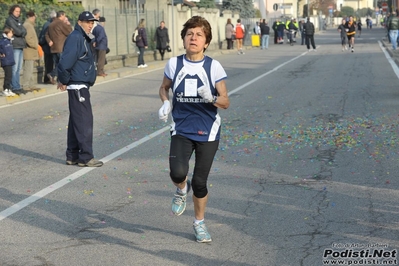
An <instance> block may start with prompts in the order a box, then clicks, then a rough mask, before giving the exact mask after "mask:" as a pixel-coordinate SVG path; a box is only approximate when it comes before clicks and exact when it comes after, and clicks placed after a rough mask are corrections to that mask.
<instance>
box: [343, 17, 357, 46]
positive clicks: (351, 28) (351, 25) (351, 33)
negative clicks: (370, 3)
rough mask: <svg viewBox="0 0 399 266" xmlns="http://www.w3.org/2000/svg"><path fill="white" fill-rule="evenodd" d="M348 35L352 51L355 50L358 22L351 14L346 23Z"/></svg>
mask: <svg viewBox="0 0 399 266" xmlns="http://www.w3.org/2000/svg"><path fill="white" fill-rule="evenodd" d="M345 30H346V36H347V37H348V44H349V47H350V48H351V51H352V53H353V52H354V51H355V47H354V45H355V34H356V24H355V22H354V21H353V17H352V16H350V17H349V20H348V21H347V22H346V24H345Z"/></svg>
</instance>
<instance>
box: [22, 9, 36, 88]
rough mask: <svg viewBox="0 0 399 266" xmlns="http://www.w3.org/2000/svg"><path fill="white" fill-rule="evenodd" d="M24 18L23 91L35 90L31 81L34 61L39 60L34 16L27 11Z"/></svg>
mask: <svg viewBox="0 0 399 266" xmlns="http://www.w3.org/2000/svg"><path fill="white" fill-rule="evenodd" d="M26 18H27V19H26V20H25V23H24V27H25V29H26V36H25V41H26V48H24V71H23V76H22V86H23V89H24V90H25V91H27V90H35V89H37V88H36V87H34V86H33V84H34V82H33V80H32V79H33V68H34V64H35V61H36V60H38V59H39V52H38V46H39V40H38V38H37V34H36V30H35V25H36V23H35V22H36V15H35V13H34V12H33V11H29V12H27V13H26ZM35 83H36V82H35Z"/></svg>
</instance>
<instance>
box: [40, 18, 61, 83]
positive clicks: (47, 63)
mask: <svg viewBox="0 0 399 266" xmlns="http://www.w3.org/2000/svg"><path fill="white" fill-rule="evenodd" d="M56 17H57V13H56V12H55V11H54V10H53V11H51V12H50V18H49V19H48V20H47V21H46V23H44V24H43V27H42V30H41V31H40V34H39V44H40V46H41V47H42V49H43V53H44V75H43V77H44V80H43V82H44V83H50V79H49V78H48V76H47V74H49V73H51V71H53V69H54V60H53V55H52V54H51V50H50V46H49V45H48V42H47V41H46V32H47V30H48V26H49V25H50V23H51V22H53V20H54V19H55V18H56Z"/></svg>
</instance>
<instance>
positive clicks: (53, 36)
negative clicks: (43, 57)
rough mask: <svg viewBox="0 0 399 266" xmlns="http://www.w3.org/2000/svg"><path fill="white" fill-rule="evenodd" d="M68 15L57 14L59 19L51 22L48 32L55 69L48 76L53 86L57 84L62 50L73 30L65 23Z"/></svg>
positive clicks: (48, 41) (61, 12)
mask: <svg viewBox="0 0 399 266" xmlns="http://www.w3.org/2000/svg"><path fill="white" fill-rule="evenodd" d="M65 20H66V15H65V12H64V11H58V12H57V18H56V19H55V20H54V21H53V22H51V24H50V25H49V26H48V30H47V32H46V40H47V43H48V45H49V46H50V51H51V54H52V55H53V62H54V69H53V70H52V71H51V73H49V74H47V77H48V78H49V80H50V82H51V84H55V83H56V81H55V80H56V77H57V65H58V62H59V61H60V58H61V54H62V49H63V48H64V43H65V40H66V38H67V37H68V35H69V34H70V33H71V31H72V28H71V27H70V26H68V25H67V24H66V23H65Z"/></svg>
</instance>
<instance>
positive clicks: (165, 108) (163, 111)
mask: <svg viewBox="0 0 399 266" xmlns="http://www.w3.org/2000/svg"><path fill="white" fill-rule="evenodd" d="M169 113H170V102H169V101H168V100H165V101H164V102H163V105H162V107H161V108H160V109H159V111H158V116H159V119H160V120H163V121H164V122H165V123H166V121H168V115H169Z"/></svg>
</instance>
